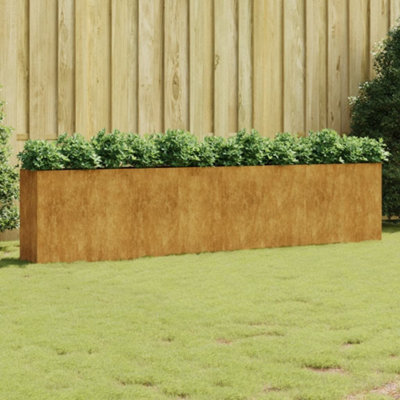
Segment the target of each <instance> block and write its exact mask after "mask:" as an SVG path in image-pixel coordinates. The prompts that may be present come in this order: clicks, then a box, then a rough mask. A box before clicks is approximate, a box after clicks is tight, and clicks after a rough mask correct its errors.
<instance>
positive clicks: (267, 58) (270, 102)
mask: <svg viewBox="0 0 400 400" xmlns="http://www.w3.org/2000/svg"><path fill="white" fill-rule="evenodd" d="M282 22H283V21H282V2H280V1H265V0H254V20H253V29H254V31H253V41H254V42H253V43H254V50H253V68H254V70H253V74H254V83H253V123H254V128H255V129H257V130H258V131H260V133H261V134H262V135H264V136H269V137H274V136H275V134H276V133H277V132H280V131H282V129H283V125H282V120H283V110H282V101H283V100H282V99H283V97H282V91H283V84H282V66H283V63H282V61H283V53H282V51H283V41H282V39H283V37H282Z"/></svg>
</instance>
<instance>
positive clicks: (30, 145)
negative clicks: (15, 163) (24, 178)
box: [18, 140, 68, 171]
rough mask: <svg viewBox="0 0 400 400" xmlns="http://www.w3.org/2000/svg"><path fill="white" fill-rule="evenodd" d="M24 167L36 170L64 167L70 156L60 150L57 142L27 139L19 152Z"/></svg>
mask: <svg viewBox="0 0 400 400" xmlns="http://www.w3.org/2000/svg"><path fill="white" fill-rule="evenodd" d="M18 158H19V159H20V160H21V162H22V168H24V169H30V170H32V171H34V170H49V169H64V168H65V164H66V163H68V158H67V157H66V156H64V155H63V154H61V153H60V152H59V149H58V148H57V146H56V144H55V143H53V142H48V141H46V140H27V141H26V142H25V146H24V150H23V151H22V152H21V153H19V154H18Z"/></svg>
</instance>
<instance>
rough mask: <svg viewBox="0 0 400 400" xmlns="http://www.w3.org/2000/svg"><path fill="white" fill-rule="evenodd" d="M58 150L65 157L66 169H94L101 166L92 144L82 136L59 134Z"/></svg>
mask: <svg viewBox="0 0 400 400" xmlns="http://www.w3.org/2000/svg"><path fill="white" fill-rule="evenodd" d="M57 146H58V150H59V152H60V153H61V154H62V155H63V156H64V157H65V159H66V160H65V162H64V168H67V169H94V168H99V167H100V166H101V159H100V156H98V155H97V154H96V152H95V150H94V148H93V146H92V144H91V143H89V142H88V141H87V140H86V139H85V138H84V137H83V136H81V135H79V134H77V133H76V134H74V135H72V136H68V135H67V134H63V135H61V136H60V137H59V138H58V139H57Z"/></svg>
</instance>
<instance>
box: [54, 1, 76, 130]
mask: <svg viewBox="0 0 400 400" xmlns="http://www.w3.org/2000/svg"><path fill="white" fill-rule="evenodd" d="M78 1H79V0H78ZM57 100H58V107H57V110H58V113H57V117H58V124H57V125H58V133H59V134H62V133H64V132H68V133H73V132H74V130H75V0H58V95H57Z"/></svg>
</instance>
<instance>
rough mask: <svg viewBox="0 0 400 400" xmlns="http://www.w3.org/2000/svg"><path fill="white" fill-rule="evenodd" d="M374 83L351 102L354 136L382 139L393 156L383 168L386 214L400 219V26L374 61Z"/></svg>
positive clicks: (392, 32) (367, 85)
mask: <svg viewBox="0 0 400 400" xmlns="http://www.w3.org/2000/svg"><path fill="white" fill-rule="evenodd" d="M374 70H375V71H376V76H375V78H374V79H372V80H370V81H368V82H365V83H363V84H362V85H361V86H360V90H359V94H358V96H357V97H354V98H352V99H351V116H352V118H351V133H352V135H356V136H369V137H371V138H383V140H384V141H385V143H386V144H387V146H388V150H389V151H390V153H391V157H390V161H389V162H388V163H384V164H383V177H382V178H383V180H382V192H383V193H382V194H383V204H382V208H383V213H384V214H386V215H387V216H389V217H391V216H400V26H399V25H398V26H396V27H394V28H393V29H392V30H391V31H390V32H389V34H388V36H387V38H386V39H385V40H384V41H383V42H382V43H381V45H380V47H379V49H378V52H377V54H376V56H375V60H374Z"/></svg>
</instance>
